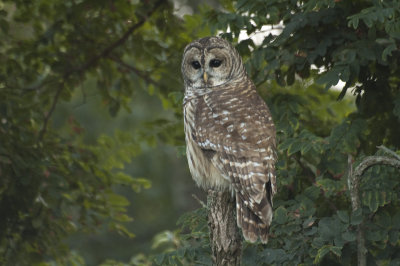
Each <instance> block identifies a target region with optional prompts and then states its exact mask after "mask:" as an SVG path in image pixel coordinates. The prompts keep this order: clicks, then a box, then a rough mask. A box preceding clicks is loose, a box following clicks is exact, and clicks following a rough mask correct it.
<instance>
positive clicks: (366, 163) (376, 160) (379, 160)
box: [354, 156, 400, 179]
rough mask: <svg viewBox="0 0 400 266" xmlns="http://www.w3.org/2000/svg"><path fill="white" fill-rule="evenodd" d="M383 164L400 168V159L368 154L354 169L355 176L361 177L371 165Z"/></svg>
mask: <svg viewBox="0 0 400 266" xmlns="http://www.w3.org/2000/svg"><path fill="white" fill-rule="evenodd" d="M377 164H383V165H388V166H392V167H395V168H397V169H400V160H398V159H392V158H388V157H385V156H368V157H366V158H365V159H364V160H363V161H362V162H361V163H360V164H359V165H358V166H357V168H356V169H355V170H354V175H355V178H357V179H359V178H360V177H361V175H362V174H363V173H364V172H365V171H366V170H367V169H368V168H370V167H371V166H374V165H377Z"/></svg>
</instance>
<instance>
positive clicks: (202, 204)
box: [192, 194, 207, 209]
mask: <svg viewBox="0 0 400 266" xmlns="http://www.w3.org/2000/svg"><path fill="white" fill-rule="evenodd" d="M192 197H193V198H194V199H195V200H197V202H198V203H200V205H201V206H202V207H203V208H206V209H207V205H206V204H205V203H204V202H203V201H202V200H201V199H199V198H198V197H197V196H196V195H195V194H192Z"/></svg>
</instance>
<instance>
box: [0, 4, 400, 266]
mask: <svg viewBox="0 0 400 266" xmlns="http://www.w3.org/2000/svg"><path fill="white" fill-rule="evenodd" d="M399 18H400V8H399V3H398V1H372V0H362V1H361V0H360V1H340V0H321V1H314V0H312V1H311V0H310V1H293V0H280V1H272V0H271V1H261V0H260V1H252V0H238V1H230V0H219V1H217V0H215V1H214V0H204V1H194V0H193V1H191V0H114V1H113V0H53V1H48V0H36V1H27V0H0V265H7V266H8V265H11V266H14V265H40V266H43V265H90V266H91V265H103V266H106V265H153V264H158V265H168V264H169V265H195V264H200V265H209V264H211V259H210V249H209V242H208V229H207V221H206V215H205V208H201V207H202V205H201V204H202V202H205V201H206V198H205V193H204V192H203V191H201V190H200V189H198V188H197V187H196V186H195V184H194V182H193V181H192V178H191V176H190V173H189V171H188V166H187V163H186V157H185V142H184V134H183V121H182V100H183V82H182V78H181V73H180V72H181V71H180V65H181V56H182V52H183V49H184V47H185V46H186V45H187V44H188V43H190V42H191V41H193V40H194V39H198V38H201V37H205V36H210V35H219V36H221V37H223V38H226V39H227V40H229V41H231V42H232V43H233V44H234V45H235V47H236V49H237V50H238V51H239V53H240V54H241V56H242V57H243V61H244V64H245V67H246V70H247V72H248V74H249V76H250V77H251V79H252V80H253V81H254V83H255V85H256V87H257V90H258V92H259V93H260V95H261V96H262V97H263V99H264V100H265V101H266V103H267V104H268V106H269V107H270V109H271V113H272V116H273V119H274V122H275V124H276V128H277V139H278V157H279V161H278V162H277V164H276V167H277V176H278V177H279V178H278V179H277V187H278V188H279V193H278V194H277V195H276V197H275V199H274V210H275V211H274V220H273V222H272V224H271V232H272V233H271V235H270V240H269V243H268V245H267V246H265V245H262V244H260V243H255V244H249V243H246V242H244V243H243V247H244V248H243V249H244V252H243V265H299V264H302V265H311V264H321V265H356V264H357V262H358V261H357V260H358V257H357V255H358V254H360V252H358V250H357V249H358V247H359V245H358V242H359V241H358V239H357V235H358V233H359V232H360V231H361V232H362V233H365V249H364V247H363V248H361V249H362V250H367V252H366V253H363V254H364V256H367V258H368V261H373V262H374V263H375V264H374V265H399V263H400V257H399V254H400V252H399V249H400V234H399V230H400V205H399V202H398V199H399V198H400V194H399V191H400V180H399V178H398V172H396V170H395V169H394V168H391V167H388V166H375V167H371V169H369V170H368V171H365V173H364V175H363V182H361V181H360V186H359V189H360V193H358V194H360V196H361V200H360V204H359V205H360V206H359V207H358V208H354V206H353V207H352V200H351V198H350V192H351V191H350V190H351V188H350V187H349V186H348V184H349V180H350V178H351V177H352V170H351V169H355V168H356V166H357V165H360V164H361V163H362V161H363V159H365V157H366V156H372V155H379V156H383V155H385V156H388V157H390V158H391V159H395V158H397V157H398V153H399V152H398V150H399V149H400V138H399V135H400V125H399V123H400V85H399V84H400V79H399V77H400V68H399V65H400V63H399V62H400V61H399V58H400V56H399V47H400V20H399ZM380 145H385V146H387V148H385V149H386V150H385V149H384V148H382V147H381V148H377V146H380ZM396 151H397V154H396V153H395V152H396ZM396 156H397V157H396ZM356 194H357V193H356ZM177 223H180V224H177ZM361 223H362V224H363V226H364V227H361V226H359V225H360V224H361ZM360 228H361V229H360ZM364 228H365V229H367V230H365V231H364V232H363V231H362V230H364ZM359 265H360V264H359ZM371 265H372V264H371Z"/></svg>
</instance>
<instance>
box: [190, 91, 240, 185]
mask: <svg viewBox="0 0 400 266" xmlns="http://www.w3.org/2000/svg"><path fill="white" fill-rule="evenodd" d="M197 101H198V99H196V98H194V99H191V100H189V101H186V102H185V105H184V108H183V114H184V128H185V139H186V156H187V160H188V164H189V170H190V173H191V175H192V177H193V179H194V181H195V182H196V184H197V185H198V186H199V187H201V188H203V189H205V190H207V189H210V188H213V189H217V190H221V191H223V190H232V186H231V182H230V180H229V177H228V176H225V177H224V176H222V174H221V172H220V171H219V170H218V169H217V168H216V167H215V166H214V164H213V163H212V161H213V160H216V158H215V156H216V153H215V152H214V151H211V150H208V151H207V150H202V149H201V148H200V147H199V146H198V145H197V144H196V143H195V141H194V139H193V135H194V134H193V130H194V128H196V127H195V124H194V123H195V114H196V106H197V104H196V103H197Z"/></svg>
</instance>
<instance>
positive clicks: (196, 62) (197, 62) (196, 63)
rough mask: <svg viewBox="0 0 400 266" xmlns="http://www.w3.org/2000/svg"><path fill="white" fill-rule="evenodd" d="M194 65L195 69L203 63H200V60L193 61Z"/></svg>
mask: <svg viewBox="0 0 400 266" xmlns="http://www.w3.org/2000/svg"><path fill="white" fill-rule="evenodd" d="M192 67H193V68H194V69H199V68H200V67H201V65H200V63H199V61H193V62H192Z"/></svg>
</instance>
